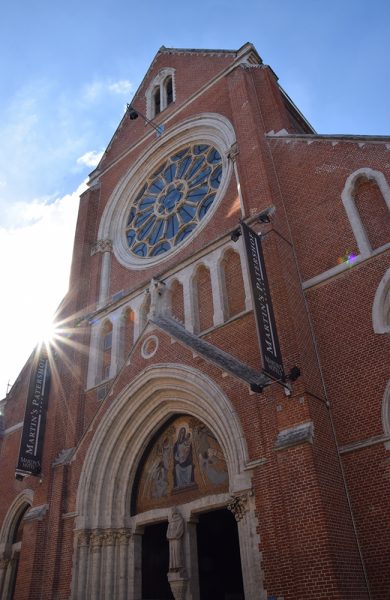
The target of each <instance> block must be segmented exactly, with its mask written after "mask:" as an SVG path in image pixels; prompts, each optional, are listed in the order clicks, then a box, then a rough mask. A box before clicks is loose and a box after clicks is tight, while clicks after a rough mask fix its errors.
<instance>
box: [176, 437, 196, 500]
mask: <svg viewBox="0 0 390 600" xmlns="http://www.w3.org/2000/svg"><path fill="white" fill-rule="evenodd" d="M173 465H174V467H173V478H174V487H175V488H182V487H186V486H188V485H191V484H192V483H193V482H194V465H193V462H192V441H191V433H190V432H187V429H186V428H185V427H181V428H180V430H179V434H178V436H177V440H176V442H175V444H174V446H173Z"/></svg>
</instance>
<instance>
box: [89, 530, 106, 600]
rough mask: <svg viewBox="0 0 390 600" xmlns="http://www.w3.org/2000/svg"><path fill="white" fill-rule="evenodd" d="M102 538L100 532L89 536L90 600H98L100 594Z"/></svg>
mask: <svg viewBox="0 0 390 600" xmlns="http://www.w3.org/2000/svg"><path fill="white" fill-rule="evenodd" d="M103 539H104V536H103V535H102V534H101V533H100V532H95V533H93V534H92V535H91V544H90V561H91V565H90V567H91V568H90V578H89V586H88V587H89V589H90V590H91V593H90V597H91V600H100V598H101V596H102V594H101V564H102V546H103Z"/></svg>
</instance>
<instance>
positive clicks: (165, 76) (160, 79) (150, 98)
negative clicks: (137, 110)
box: [145, 67, 176, 119]
mask: <svg viewBox="0 0 390 600" xmlns="http://www.w3.org/2000/svg"><path fill="white" fill-rule="evenodd" d="M175 74H176V70H175V69H173V68H172V67H166V68H165V69H161V71H159V72H158V73H157V75H156V77H155V78H154V79H152V81H151V82H150V84H149V87H148V89H147V90H146V93H145V99H146V116H147V117H148V119H154V117H155V116H156V110H155V105H154V95H155V92H156V89H159V90H160V103H161V104H160V112H162V111H163V110H164V109H165V108H167V106H168V95H167V89H166V84H167V82H168V81H169V79H171V80H172V102H175V101H176V85H175V83H176V82H175ZM169 104H170V103H169Z"/></svg>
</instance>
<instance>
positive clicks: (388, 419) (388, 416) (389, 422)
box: [382, 379, 390, 450]
mask: <svg viewBox="0 0 390 600" xmlns="http://www.w3.org/2000/svg"><path fill="white" fill-rule="evenodd" d="M382 425H383V432H384V433H385V434H388V435H390V379H389V381H388V383H387V386H386V389H385V393H384V394H383V401H382ZM385 448H386V449H387V450H390V441H386V442H385Z"/></svg>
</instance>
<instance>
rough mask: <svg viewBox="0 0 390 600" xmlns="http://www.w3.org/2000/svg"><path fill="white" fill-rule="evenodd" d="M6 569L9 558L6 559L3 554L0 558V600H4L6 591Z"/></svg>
mask: <svg viewBox="0 0 390 600" xmlns="http://www.w3.org/2000/svg"><path fill="white" fill-rule="evenodd" d="M8 567H9V558H8V557H6V556H5V555H4V554H2V556H1V557H0V599H1V600H3V598H5V594H6V591H7V590H6V586H5V582H6V576H7V570H8Z"/></svg>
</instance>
